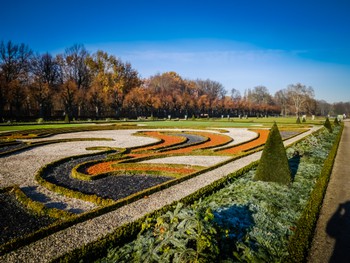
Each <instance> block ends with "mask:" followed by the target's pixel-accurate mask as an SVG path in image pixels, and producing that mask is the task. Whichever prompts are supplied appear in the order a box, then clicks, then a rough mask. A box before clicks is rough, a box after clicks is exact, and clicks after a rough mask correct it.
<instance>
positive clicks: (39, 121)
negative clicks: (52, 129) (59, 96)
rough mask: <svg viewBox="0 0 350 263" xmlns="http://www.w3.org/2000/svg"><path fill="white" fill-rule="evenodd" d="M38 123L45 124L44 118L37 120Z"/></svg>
mask: <svg viewBox="0 0 350 263" xmlns="http://www.w3.org/2000/svg"><path fill="white" fill-rule="evenodd" d="M36 122H37V123H38V124H40V123H44V118H39V119H37V120H36Z"/></svg>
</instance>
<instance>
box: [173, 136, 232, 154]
mask: <svg viewBox="0 0 350 263" xmlns="http://www.w3.org/2000/svg"><path fill="white" fill-rule="evenodd" d="M189 134H194V135H199V136H202V137H206V138H208V140H207V141H205V142H204V143H201V144H196V145H192V146H189V147H186V148H180V149H176V150H171V151H167V153H168V154H188V153H191V152H193V151H195V150H200V149H208V148H213V147H217V146H222V145H225V144H227V143H229V142H231V141H232V138H231V137H229V136H226V135H223V134H217V133H210V132H191V133H189Z"/></svg>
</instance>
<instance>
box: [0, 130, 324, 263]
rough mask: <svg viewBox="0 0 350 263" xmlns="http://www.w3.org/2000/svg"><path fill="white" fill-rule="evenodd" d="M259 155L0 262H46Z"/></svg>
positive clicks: (147, 199) (304, 134) (201, 176)
mask: <svg viewBox="0 0 350 263" xmlns="http://www.w3.org/2000/svg"><path fill="white" fill-rule="evenodd" d="M319 128H320V127H314V128H312V129H311V130H310V131H308V132H305V133H303V134H300V135H298V136H295V137H293V138H291V139H289V140H286V141H285V142H284V144H285V145H289V144H291V143H293V142H295V141H297V140H299V139H300V138H302V137H304V136H306V135H308V134H310V133H311V132H313V131H315V130H317V129H319ZM260 156H261V152H257V153H254V154H251V155H249V156H246V157H243V158H241V159H239V160H236V161H233V162H230V163H228V164H226V165H223V166H221V167H219V168H217V169H215V170H213V171H210V172H207V173H204V174H202V175H199V176H197V177H195V178H192V179H190V180H187V181H185V182H182V183H180V184H177V185H174V186H172V187H170V188H168V189H165V190H163V191H161V192H157V193H154V194H152V195H150V196H149V197H148V198H143V199H140V200H138V201H136V202H133V203H131V204H128V205H125V206H123V207H121V208H119V209H116V210H114V211H112V212H109V213H107V214H104V215H101V216H99V217H96V218H93V219H91V220H88V221H86V222H82V223H79V224H77V225H74V226H72V227H70V228H67V229H64V230H62V231H60V232H57V233H54V234H52V235H50V236H48V237H45V238H43V239H41V240H38V241H36V242H34V243H32V244H29V245H28V246H25V247H22V248H19V249H17V250H15V251H13V252H10V253H8V254H6V255H4V256H1V257H0V262H35V263H40V262H49V261H51V260H52V259H54V258H56V257H58V256H62V255H64V254H65V253H67V252H69V251H72V250H73V249H76V248H79V247H81V246H83V245H85V244H88V243H90V242H93V241H95V240H97V239H98V238H101V237H104V236H105V235H107V234H109V233H112V232H113V231H114V229H116V228H117V227H119V226H121V225H123V224H125V223H128V222H132V221H134V220H136V219H138V218H140V217H142V216H144V215H146V214H148V213H150V212H152V211H154V210H156V209H160V208H161V207H163V206H165V205H167V204H171V203H172V202H174V201H178V200H180V199H181V198H183V197H186V196H188V195H190V194H191V193H193V192H195V191H197V190H198V189H200V188H202V187H204V186H206V185H209V184H211V183H213V182H214V181H216V180H219V179H220V178H222V177H225V176H227V175H228V174H230V173H232V172H234V171H237V170H238V169H240V168H242V167H244V166H246V165H248V164H250V163H251V162H253V161H256V160H259V159H260ZM184 158H186V157H184Z"/></svg>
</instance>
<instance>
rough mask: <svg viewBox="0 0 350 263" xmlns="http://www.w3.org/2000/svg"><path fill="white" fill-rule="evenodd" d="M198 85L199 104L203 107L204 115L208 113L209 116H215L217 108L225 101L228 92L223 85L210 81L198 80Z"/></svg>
mask: <svg viewBox="0 0 350 263" xmlns="http://www.w3.org/2000/svg"><path fill="white" fill-rule="evenodd" d="M196 85H197V87H198V90H199V94H200V98H199V102H198V103H199V105H201V106H200V108H201V110H202V113H204V111H206V113H207V114H213V113H214V108H215V106H216V105H217V104H218V102H219V101H220V100H223V99H224V97H225V95H226V92H227V91H226V90H225V88H224V86H222V84H221V83H219V82H217V81H213V80H210V79H206V80H201V79H197V80H196Z"/></svg>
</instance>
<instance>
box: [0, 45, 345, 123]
mask: <svg viewBox="0 0 350 263" xmlns="http://www.w3.org/2000/svg"><path fill="white" fill-rule="evenodd" d="M349 112H350V103H349V102H347V103H343V102H341V103H335V104H329V103H327V102H326V101H317V100H315V99H314V90H313V88H312V87H306V86H305V85H303V84H301V83H296V84H291V85H289V86H288V87H287V88H285V89H281V90H279V91H278V92H276V93H275V94H274V95H273V96H272V95H271V94H270V93H269V91H268V89H267V88H266V87H265V86H257V87H254V88H252V89H246V90H245V91H244V94H243V95H241V94H240V92H239V91H238V90H236V89H232V90H230V92H228V91H227V90H226V89H225V88H224V87H223V85H222V84H221V83H219V82H217V81H213V80H210V79H206V80H203V79H196V80H190V79H184V78H182V77H181V76H180V75H179V74H177V73H176V72H165V73H162V74H160V73H158V74H155V75H153V76H151V77H149V78H146V79H143V78H141V77H140V75H139V73H138V72H137V70H136V69H134V68H133V67H132V66H131V64H130V63H128V62H123V61H122V60H121V59H119V58H117V57H115V56H114V55H111V54H108V53H107V52H104V51H101V50H99V51H97V52H95V53H90V52H89V51H87V50H86V49H85V47H84V46H83V45H78V44H76V45H73V46H72V47H69V48H67V49H65V51H64V52H63V53H62V54H58V55H55V56H53V55H51V54H50V53H44V54H36V53H34V52H33V51H32V50H31V49H30V48H29V47H28V46H27V45H25V44H23V43H22V44H15V43H12V42H11V41H8V42H6V43H5V42H4V41H2V42H1V44H0V121H1V122H3V121H6V120H29V119H35V118H43V119H62V118H63V117H64V116H65V115H67V116H69V118H71V119H72V118H75V119H86V118H93V119H99V118H106V117H111V118H137V117H140V116H144V117H146V116H148V117H149V116H153V117H158V118H168V117H172V118H183V117H185V116H188V117H192V116H195V117H220V116H225V117H226V116H232V117H234V116H268V115H291V114H294V115H300V114H312V115H327V114H343V113H349Z"/></svg>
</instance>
